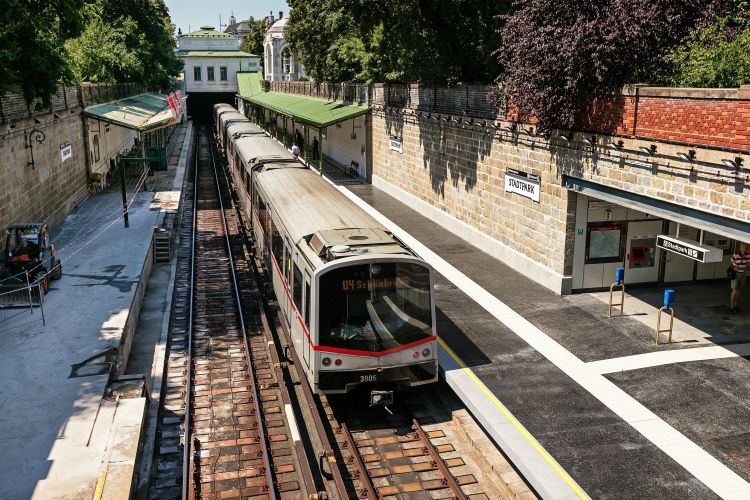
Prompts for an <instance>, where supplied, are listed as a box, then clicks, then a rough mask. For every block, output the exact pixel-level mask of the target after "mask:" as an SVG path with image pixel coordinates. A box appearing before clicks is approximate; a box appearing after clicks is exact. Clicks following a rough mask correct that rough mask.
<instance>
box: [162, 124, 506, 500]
mask: <svg viewBox="0 0 750 500" xmlns="http://www.w3.org/2000/svg"><path fill="white" fill-rule="evenodd" d="M193 161H194V165H195V170H194V172H192V173H191V177H189V178H188V182H187V183H186V189H185V192H184V195H183V196H184V199H183V201H182V203H183V205H182V211H183V216H182V224H181V226H180V231H181V234H180V251H179V255H178V263H177V276H176V285H175V298H174V304H173V308H172V318H171V320H170V322H171V328H170V339H169V345H168V347H169V361H168V373H167V377H168V378H167V380H168V382H167V384H166V388H165V391H164V394H163V400H162V406H161V409H160V415H159V423H158V428H157V430H158V432H157V445H156V457H155V461H154V463H155V465H156V466H155V467H154V470H153V472H152V477H151V483H150V489H149V498H150V499H153V500H157V499H166V498H170V499H173V498H182V499H219V498H242V499H245V498H251V499H254V498H259V499H260V498H263V499H266V498H267V499H282V500H297V499H316V498H317V499H320V500H323V499H324V498H328V495H330V498H331V500H336V499H338V500H348V499H363V500H364V499H371V500H376V499H384V500H391V499H393V500H426V499H441V498H454V499H461V500H488V499H489V498H499V497H496V496H494V495H493V493H491V492H492V491H493V490H492V489H491V488H490V489H488V490H485V489H483V488H484V487H485V485H483V484H480V483H479V481H478V480H477V478H476V477H475V475H474V474H473V473H472V472H471V471H472V470H473V469H472V468H471V466H470V464H469V465H467V464H466V463H465V462H464V459H463V458H462V457H461V456H458V455H460V453H459V450H456V449H455V448H454V446H453V444H451V443H450V442H448V441H450V437H451V436H446V434H445V432H443V431H442V430H441V429H440V428H439V427H441V425H442V424H441V423H440V422H442V421H444V420H445V416H443V420H441V421H440V422H435V421H434V418H433V417H432V416H431V415H434V414H435V411H436V410H435V408H434V401H436V400H437V397H436V396H435V394H434V391H433V390H432V389H430V388H423V389H422V390H420V391H414V392H413V393H411V394H412V396H411V397H408V395H407V398H404V397H398V398H397V401H396V404H395V405H394V406H392V407H391V408H390V412H389V411H387V410H385V409H384V408H382V407H369V406H367V401H368V399H367V395H359V396H358V393H357V392H355V393H352V394H348V395H343V396H332V397H328V398H327V397H318V396H313V395H312V394H311V392H310V389H309V387H308V386H307V385H306V382H305V381H304V377H303V376H302V374H301V373H300V372H299V371H298V370H299V367H300V366H301V365H300V363H299V362H298V360H297V359H296V353H295V352H294V350H293V349H289V348H288V346H289V345H290V342H289V337H288V332H287V331H286V330H285V324H284V321H283V319H282V316H281V315H280V311H279V310H278V309H277V308H275V307H274V306H275V304H274V303H273V301H272V300H269V297H268V296H266V295H265V294H264V293H263V292H261V290H266V288H267V286H266V283H265V277H266V273H265V270H264V269H263V268H262V266H261V264H260V262H259V261H258V260H257V259H253V257H252V256H251V255H250V254H249V253H248V251H247V245H246V243H247V240H246V238H247V233H246V228H245V227H243V226H245V225H246V224H243V215H242V214H241V211H239V210H237V209H236V205H235V203H234V201H233V198H232V191H231V189H230V185H229V181H228V178H227V176H226V173H225V171H224V169H223V168H222V166H221V163H220V161H219V155H218V153H217V152H215V151H214V145H213V142H212V140H211V138H210V137H209V133H208V131H207V130H206V129H205V128H203V127H201V128H200V129H199V133H198V134H197V142H196V147H195V153H194V158H193ZM248 354H249V356H248ZM290 388H291V393H290V392H289V391H290ZM293 404H294V406H295V407H296V409H294V408H293ZM186 409H187V410H188V411H186ZM303 410H304V411H303ZM295 412H296V413H295ZM300 412H302V413H303V415H304V416H303V417H302V418H303V419H304V420H305V421H306V423H307V424H308V425H307V426H303V429H302V430H303V434H305V433H306V431H309V434H310V440H311V441H312V444H310V443H308V450H307V454H306V450H305V446H304V444H303V443H302V439H301V437H300V429H299V428H298V427H297V423H296V421H297V418H298V417H295V414H300ZM449 419H450V418H449V417H448V420H449ZM311 448H315V450H316V451H320V450H322V453H321V454H320V456H319V457H316V456H315V455H314V454H313V453H311V452H310V449H311ZM317 458H319V459H320V461H319V465H313V467H312V468H311V466H310V464H315V462H316V459H317ZM324 488H325V489H327V490H328V495H327V494H326V493H324V492H322V491H321V492H320V493H318V490H323V489H324ZM484 491H488V492H490V496H488V494H487V493H485V492H484Z"/></svg>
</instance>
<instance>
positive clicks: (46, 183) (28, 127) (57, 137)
mask: <svg viewBox="0 0 750 500" xmlns="http://www.w3.org/2000/svg"><path fill="white" fill-rule="evenodd" d="M80 111H81V109H80V108H78V107H75V108H74V109H70V110H67V109H66V110H65V112H62V111H61V112H59V113H58V116H60V118H57V117H55V115H54V114H52V113H48V114H45V115H35V117H36V119H37V120H39V121H41V123H37V122H36V121H35V119H34V118H32V117H29V118H24V119H17V120H15V121H13V122H12V123H10V124H7V125H6V127H7V128H5V129H4V130H3V132H4V133H1V134H0V179H2V184H1V185H0V230H4V229H5V228H7V227H8V225H10V224H13V223H18V222H40V221H45V220H49V223H50V225H52V226H54V225H55V224H57V223H58V222H59V221H60V220H62V218H63V217H64V216H65V215H66V214H67V213H68V212H69V211H70V210H71V209H72V208H73V205H72V200H73V199H74V198H76V197H77V196H78V195H79V194H80V193H82V190H83V191H85V189H86V182H87V178H88V176H87V170H86V168H87V167H86V151H85V145H84V138H83V123H82V119H81V116H80ZM33 129H36V130H40V131H41V132H43V133H44V135H45V139H44V142H43V143H41V144H39V143H38V142H37V141H35V140H33V137H32V143H33V151H34V161H35V165H34V166H33V168H32V166H31V165H29V164H28V162H29V161H31V149H29V148H26V147H25V145H26V143H27V140H28V135H29V132H31V131H32V130H33ZM66 142H69V143H70V145H71V147H72V158H69V159H67V160H66V161H64V162H63V161H62V160H61V154H60V146H61V145H62V144H64V143H66ZM4 246H5V239H4V238H3V239H2V241H0V247H4Z"/></svg>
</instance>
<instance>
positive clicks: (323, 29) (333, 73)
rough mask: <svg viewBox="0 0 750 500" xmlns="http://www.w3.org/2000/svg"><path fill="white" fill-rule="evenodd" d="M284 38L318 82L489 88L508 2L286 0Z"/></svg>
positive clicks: (494, 70)
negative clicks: (479, 85) (463, 84)
mask: <svg viewBox="0 0 750 500" xmlns="http://www.w3.org/2000/svg"><path fill="white" fill-rule="evenodd" d="M289 4H290V5H291V7H292V10H291V12H290V15H289V24H288V25H287V39H288V40H289V41H290V42H291V45H292V48H293V49H295V50H298V51H300V53H301V59H302V63H303V64H304V65H305V70H306V71H307V72H308V74H310V75H311V76H313V77H314V78H315V79H316V80H324V81H342V80H352V79H355V78H356V79H359V80H361V81H365V82H368V83H372V82H390V81H408V82H417V83H456V82H490V81H492V80H493V79H494V77H495V76H496V75H497V73H498V71H499V70H500V67H499V65H498V63H497V60H496V58H495V57H493V56H492V51H493V50H494V49H495V48H496V47H497V46H498V44H499V42H500V38H499V35H498V33H497V30H498V28H499V27H500V23H501V20H500V19H498V18H497V17H496V16H497V15H498V14H502V13H504V12H508V11H509V10H510V9H511V7H512V0H290V2H289Z"/></svg>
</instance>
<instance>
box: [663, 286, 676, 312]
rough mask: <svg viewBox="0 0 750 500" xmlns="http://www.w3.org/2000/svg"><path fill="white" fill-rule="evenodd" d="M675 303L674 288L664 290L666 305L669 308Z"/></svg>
mask: <svg viewBox="0 0 750 500" xmlns="http://www.w3.org/2000/svg"><path fill="white" fill-rule="evenodd" d="M672 304H674V290H664V307H666V308H667V309H668V308H670V307H672Z"/></svg>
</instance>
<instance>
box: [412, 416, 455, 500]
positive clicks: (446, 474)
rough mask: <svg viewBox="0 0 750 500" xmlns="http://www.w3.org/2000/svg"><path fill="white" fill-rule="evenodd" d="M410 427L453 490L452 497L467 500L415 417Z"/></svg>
mask: <svg viewBox="0 0 750 500" xmlns="http://www.w3.org/2000/svg"><path fill="white" fill-rule="evenodd" d="M412 428H413V429H414V430H415V431H416V432H417V435H419V439H420V441H422V444H423V445H424V446H425V448H427V451H428V452H429V454H430V456H431V457H432V460H433V461H434V462H435V465H437V468H438V469H440V473H441V474H442V475H443V477H444V478H445V480H446V481H447V482H448V486H449V487H450V489H451V491H452V492H453V495H454V498H457V499H458V500H468V498H469V497H467V496H466V494H465V493H464V492H463V490H462V489H461V486H459V484H458V482H456V478H454V477H453V474H451V472H450V471H449V470H448V467H446V465H445V462H443V459H442V458H441V457H440V454H439V453H438V452H437V450H436V449H435V447H434V446H433V445H432V443H431V442H430V440H429V438H428V437H427V434H425V432H424V429H422V426H421V425H419V422H418V421H417V419H416V418H415V419H413V421H412Z"/></svg>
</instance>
